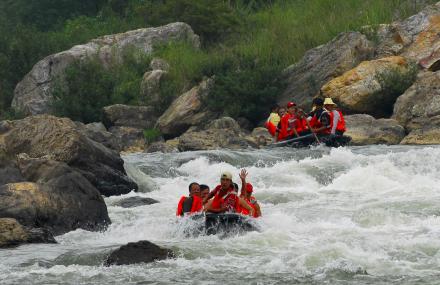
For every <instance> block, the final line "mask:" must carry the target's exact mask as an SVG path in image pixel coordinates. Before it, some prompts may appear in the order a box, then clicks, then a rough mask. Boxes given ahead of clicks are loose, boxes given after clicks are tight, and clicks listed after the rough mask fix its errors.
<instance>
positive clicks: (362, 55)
mask: <svg viewBox="0 0 440 285" xmlns="http://www.w3.org/2000/svg"><path fill="white" fill-rule="evenodd" d="M373 52H374V44H373V43H371V42H370V41H369V40H368V39H367V38H366V36H364V35H362V34H361V33H358V32H349V33H342V34H340V35H339V36H337V37H336V38H334V39H333V40H332V41H330V42H328V43H326V44H324V45H321V46H318V47H316V48H313V49H311V50H309V51H307V52H306V53H305V55H304V57H303V58H302V59H301V60H300V61H298V62H297V63H296V64H294V65H292V66H289V67H288V68H287V69H286V70H284V71H283V74H282V77H283V78H284V80H285V81H286V82H287V88H286V90H285V91H284V93H283V94H282V96H281V97H280V99H279V103H280V104H282V105H285V104H286V103H287V102H288V101H294V102H296V103H297V104H299V105H301V106H303V107H307V108H309V107H310V105H311V102H312V99H313V96H315V95H316V94H317V93H318V92H319V89H320V87H321V86H322V85H323V84H324V83H326V82H328V81H329V80H331V79H333V78H335V77H337V76H340V75H341V74H343V73H344V72H346V71H347V70H350V69H352V68H354V67H355V66H357V65H358V64H359V63H360V62H362V61H364V60H368V59H370V58H371V57H372V56H373Z"/></svg>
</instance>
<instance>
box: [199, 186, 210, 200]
mask: <svg viewBox="0 0 440 285" xmlns="http://www.w3.org/2000/svg"><path fill="white" fill-rule="evenodd" d="M208 194H209V186H208V185H205V184H201V185H200V196H201V197H202V199H205V198H206V197H208Z"/></svg>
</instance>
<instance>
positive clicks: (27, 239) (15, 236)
mask: <svg viewBox="0 0 440 285" xmlns="http://www.w3.org/2000/svg"><path fill="white" fill-rule="evenodd" d="M25 243H56V241H55V239H54V237H53V235H52V234H51V233H50V232H49V231H48V230H47V229H44V228H28V227H24V226H22V225H21V224H20V223H19V222H18V221H17V220H15V219H12V218H0V248H5V247H13V246H18V245H20V244H25Z"/></svg>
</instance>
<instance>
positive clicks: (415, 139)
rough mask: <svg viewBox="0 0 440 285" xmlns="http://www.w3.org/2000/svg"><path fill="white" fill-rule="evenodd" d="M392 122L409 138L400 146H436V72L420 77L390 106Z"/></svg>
mask: <svg viewBox="0 0 440 285" xmlns="http://www.w3.org/2000/svg"><path fill="white" fill-rule="evenodd" d="M393 118H394V119H396V120H397V121H399V123H400V124H402V125H403V126H404V127H405V128H406V130H407V131H408V132H409V135H408V136H407V137H406V138H405V139H404V141H403V142H402V143H404V144H439V143H440V133H439V131H438V129H440V71H437V72H429V71H427V72H423V73H420V74H419V76H418V78H417V80H416V81H415V82H414V84H413V85H412V86H411V87H410V88H409V89H408V90H406V92H405V93H404V94H403V95H401V96H400V97H399V98H398V99H397V101H396V103H395V104H394V113H393Z"/></svg>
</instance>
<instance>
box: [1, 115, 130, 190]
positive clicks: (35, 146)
mask: <svg viewBox="0 0 440 285" xmlns="http://www.w3.org/2000/svg"><path fill="white" fill-rule="evenodd" d="M0 146H2V147H3V148H4V149H5V152H6V153H8V154H19V153H27V154H29V156H30V157H34V158H38V157H42V156H45V155H47V156H49V157H50V158H51V159H53V160H57V161H62V162H65V163H67V164H68V165H69V166H71V167H73V168H74V169H76V170H77V171H79V172H80V173H81V174H83V175H84V176H85V177H86V178H87V179H88V180H89V181H90V182H91V183H92V184H93V185H94V186H95V187H96V188H97V189H98V190H99V191H100V192H101V194H103V195H106V196H110V195H120V194H125V193H128V192H130V191H132V190H137V185H136V184H135V183H134V182H133V181H132V180H131V179H130V178H128V177H127V175H126V173H125V170H124V161H123V160H122V158H121V157H120V156H119V154H118V153H117V152H115V151H113V150H110V149H108V148H106V147H105V146H104V145H102V144H100V143H98V142H96V141H94V140H91V139H90V138H88V137H87V136H86V135H84V134H83V133H82V132H80V131H79V130H78V126H77V125H76V124H75V123H74V122H72V121H71V120H70V119H67V118H57V117H54V116H51V115H38V116H32V117H27V118H25V119H22V120H17V121H12V122H10V126H9V130H8V131H6V132H4V133H3V134H0Z"/></svg>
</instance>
